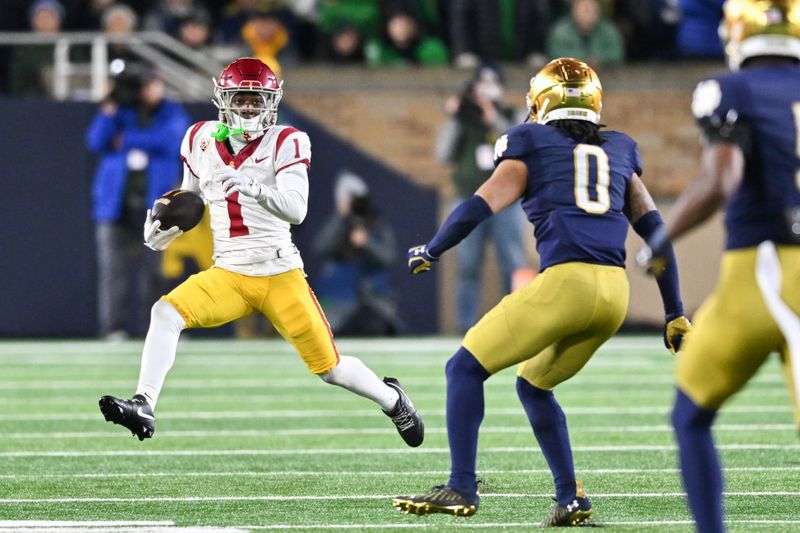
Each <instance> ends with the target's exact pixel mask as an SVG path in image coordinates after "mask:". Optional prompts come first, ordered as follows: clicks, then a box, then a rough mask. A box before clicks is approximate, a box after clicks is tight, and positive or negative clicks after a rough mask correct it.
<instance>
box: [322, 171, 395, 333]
mask: <svg viewBox="0 0 800 533" xmlns="http://www.w3.org/2000/svg"><path fill="white" fill-rule="evenodd" d="M334 197H335V202H336V211H335V212H334V213H333V214H332V215H331V217H330V218H329V219H328V220H327V221H326V223H325V225H324V226H323V229H322V231H321V232H320V233H319V235H317V238H316V239H315V240H314V250H315V251H316V253H317V254H319V255H320V257H322V258H323V260H324V265H323V268H322V274H321V275H320V277H319V278H318V282H317V283H315V284H314V285H315V287H314V291H315V293H316V295H317V297H318V298H319V301H320V304H321V305H322V307H323V309H324V310H325V314H326V316H327V317H328V321H329V322H330V326H331V330H332V331H333V334H334V335H345V336H361V335H369V336H386V335H396V334H398V333H399V332H400V331H401V329H402V327H401V323H400V319H399V318H398V316H397V309H396V305H395V301H394V296H393V294H392V289H391V286H390V285H389V278H388V276H387V273H386V268H387V267H388V266H389V265H390V264H392V262H393V261H394V258H395V239H394V233H393V232H392V229H391V228H390V227H389V226H388V225H387V224H386V223H384V222H383V221H382V220H381V218H380V214H379V213H378V211H377V209H376V208H375V206H374V205H373V204H372V200H371V197H370V195H369V189H368V188H367V184H366V183H364V181H363V180H362V179H361V178H360V177H358V176H356V175H355V174H352V173H350V172H347V171H345V172H342V173H340V174H339V177H338V178H337V180H336V186H335V190H334Z"/></svg>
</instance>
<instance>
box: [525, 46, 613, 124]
mask: <svg viewBox="0 0 800 533" xmlns="http://www.w3.org/2000/svg"><path fill="white" fill-rule="evenodd" d="M525 101H526V102H527V104H528V112H529V114H530V119H531V120H532V121H533V122H538V123H539V124H547V123H548V122H550V121H553V120H564V119H574V120H586V121H589V122H593V123H595V124H597V123H598V122H600V111H601V110H602V108H603V87H602V85H600V79H599V78H598V77H597V73H595V71H594V70H593V69H592V67H590V66H589V65H587V64H586V63H584V62H583V61H580V60H578V59H573V58H570V57H562V58H559V59H554V60H553V61H551V62H550V63H548V64H547V65H545V66H544V67H543V68H542V69H541V70H540V71H539V72H538V73H537V74H536V76H534V77H533V78H531V82H530V90H529V91H528V94H527V95H526V97H525Z"/></svg>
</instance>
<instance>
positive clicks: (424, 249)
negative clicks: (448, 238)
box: [406, 244, 439, 274]
mask: <svg viewBox="0 0 800 533" xmlns="http://www.w3.org/2000/svg"><path fill="white" fill-rule="evenodd" d="M406 257H407V258H408V272H409V273H410V274H419V273H420V272H427V271H428V270H430V269H431V265H432V264H433V263H435V262H437V261H438V260H439V258H438V257H433V256H432V255H431V254H429V253H428V245H427V244H420V245H419V246H414V247H413V248H409V249H408V253H407V254H406Z"/></svg>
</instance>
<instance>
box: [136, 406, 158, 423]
mask: <svg viewBox="0 0 800 533" xmlns="http://www.w3.org/2000/svg"><path fill="white" fill-rule="evenodd" d="M136 414H137V415H139V416H141V417H142V418H146V419H148V420H155V418H154V417H152V416H150V415H148V414H147V413H143V412H142V408H141V407H140V408H139V409H137V410H136Z"/></svg>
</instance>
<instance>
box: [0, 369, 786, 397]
mask: <svg viewBox="0 0 800 533" xmlns="http://www.w3.org/2000/svg"><path fill="white" fill-rule="evenodd" d="M634 370H635V369H634ZM592 374H593V373H592V372H591V371H588V372H587V373H585V374H583V375H580V374H579V375H578V376H577V377H576V378H574V379H572V380H570V381H569V384H570V385H572V386H576V385H583V386H587V387H615V386H617V385H625V386H626V387H635V386H636V385H642V386H648V387H649V386H653V385H664V386H665V387H672V386H674V384H675V379H674V378H673V377H672V376H671V375H669V374H666V375H665V374H663V373H656V374H653V375H639V374H638V373H637V374H635V375H621V374H619V373H615V374H613V375H604V376H598V375H596V373H595V375H592ZM264 376H265V377H264V378H261V379H259V378H253V379H241V378H231V379H225V378H203V379H200V378H198V379H192V378H176V379H174V380H170V382H169V384H168V386H169V389H170V390H176V389H191V390H194V389H202V390H207V389H225V390H229V391H235V390H237V389H243V388H252V389H264V390H281V389H297V388H298V387H301V388H302V387H314V386H319V387H326V385H325V384H324V383H322V382H321V381H320V380H319V379H316V378H315V377H314V376H312V375H309V376H308V377H304V378H285V377H281V376H270V373H269V371H266V372H264ZM405 381H408V382H409V383H410V384H411V385H413V386H416V387H422V386H435V387H442V388H443V387H444V386H445V384H446V383H445V379H444V378H438V377H437V378H432V377H422V378H421V377H413V378H408V379H406V380H405ZM515 381H516V378H515V377H514V376H513V374H511V373H507V374H505V375H498V376H497V377H493V378H492V379H490V380H488V381H486V383H485V384H484V386H485V387H489V388H494V387H513V386H514V384H515ZM784 383H785V382H784V380H783V378H782V377H781V376H779V375H777V374H775V375H772V374H765V375H762V376H759V377H758V378H756V379H755V380H753V382H752V383H751V385H753V384H761V385H778V384H781V385H782V384H784ZM135 385H136V376H135V375H134V374H133V373H132V374H131V376H130V378H129V379H107V378H103V377H98V378H97V379H86V378H81V379H77V378H75V379H40V380H24V379H20V380H16V381H11V380H5V381H0V390H7V391H16V390H25V391H32V390H44V391H53V390H102V391H114V390H117V389H121V390H128V389H131V388H132V387H135ZM320 390H321V389H320ZM594 395H596V394H592V396H594Z"/></svg>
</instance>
